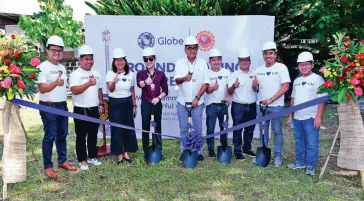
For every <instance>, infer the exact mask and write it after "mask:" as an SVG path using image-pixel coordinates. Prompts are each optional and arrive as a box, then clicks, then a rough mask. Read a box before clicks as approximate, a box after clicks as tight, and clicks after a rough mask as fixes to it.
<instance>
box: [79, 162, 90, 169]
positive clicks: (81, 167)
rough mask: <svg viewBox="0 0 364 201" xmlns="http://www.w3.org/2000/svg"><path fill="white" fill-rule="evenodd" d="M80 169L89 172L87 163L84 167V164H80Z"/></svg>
mask: <svg viewBox="0 0 364 201" xmlns="http://www.w3.org/2000/svg"><path fill="white" fill-rule="evenodd" d="M80 169H81V170H88V165H87V163H86V165H82V163H80Z"/></svg>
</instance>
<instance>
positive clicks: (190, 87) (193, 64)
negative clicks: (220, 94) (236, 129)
mask: <svg viewBox="0 0 364 201" xmlns="http://www.w3.org/2000/svg"><path fill="white" fill-rule="evenodd" d="M184 43H185V53H186V56H187V57H185V58H182V59H180V60H178V61H177V62H176V67H175V71H174V73H175V74H174V79H175V81H176V83H177V84H178V85H179V90H178V97H177V113H178V119H179V127H180V132H181V138H182V139H185V138H186V136H187V134H188V128H189V123H188V111H187V110H186V108H185V104H186V102H192V108H193V109H192V114H191V115H192V126H193V128H192V129H193V130H194V132H195V133H196V134H197V135H198V136H202V112H203V108H204V99H203V98H202V95H203V94H204V93H205V91H206V89H207V88H208V86H209V84H208V83H209V82H210V80H209V79H206V73H207V70H208V67H207V63H206V61H204V60H202V59H200V58H198V57H197V52H198V42H197V39H196V37H195V36H188V37H187V38H186V39H185V41H184ZM184 148H185V147H184V144H183V140H181V153H182V152H183V150H184ZM198 160H199V161H202V160H204V157H203V155H202V147H201V150H200V151H198Z"/></svg>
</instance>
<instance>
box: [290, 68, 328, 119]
mask: <svg viewBox="0 0 364 201" xmlns="http://www.w3.org/2000/svg"><path fill="white" fill-rule="evenodd" d="M324 82H325V81H324V79H323V78H322V77H321V76H319V75H317V74H315V73H312V74H311V75H309V76H307V77H299V78H297V79H296V80H295V81H294V82H293V90H292V98H294V105H298V104H301V103H304V102H307V101H310V100H313V99H316V98H319V97H323V96H325V95H327V94H319V93H317V89H318V88H319V87H320V86H321V85H323V84H324ZM317 110H318V105H314V106H311V107H308V108H305V109H302V110H298V111H296V112H295V113H294V118H295V119H297V120H306V119H309V118H315V117H316V114H317Z"/></svg>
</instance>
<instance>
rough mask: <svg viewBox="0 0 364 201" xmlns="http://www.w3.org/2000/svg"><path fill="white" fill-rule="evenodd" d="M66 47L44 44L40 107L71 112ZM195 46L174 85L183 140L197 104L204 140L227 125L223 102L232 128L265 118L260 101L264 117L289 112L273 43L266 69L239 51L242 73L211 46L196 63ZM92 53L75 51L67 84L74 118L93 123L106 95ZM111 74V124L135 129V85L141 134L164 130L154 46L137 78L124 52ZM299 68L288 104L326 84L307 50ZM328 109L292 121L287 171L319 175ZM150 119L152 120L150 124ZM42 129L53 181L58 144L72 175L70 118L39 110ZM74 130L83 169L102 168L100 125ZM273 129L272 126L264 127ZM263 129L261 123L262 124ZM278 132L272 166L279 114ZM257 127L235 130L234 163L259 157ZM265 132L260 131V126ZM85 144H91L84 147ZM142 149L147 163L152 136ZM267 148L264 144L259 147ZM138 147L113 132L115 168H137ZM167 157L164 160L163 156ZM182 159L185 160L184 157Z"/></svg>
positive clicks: (126, 134)
mask: <svg viewBox="0 0 364 201" xmlns="http://www.w3.org/2000/svg"><path fill="white" fill-rule="evenodd" d="M63 49H64V43H63V40H62V38H60V37H58V36H52V37H50V38H49V39H48V41H47V53H48V54H47V55H48V56H47V60H46V61H45V62H43V63H42V64H41V65H40V66H39V67H38V68H39V69H40V70H41V72H40V73H39V76H38V84H39V92H40V94H39V100H40V104H42V105H46V106H49V107H54V108H57V109H61V110H65V111H68V108H67V103H66V100H67V92H66V85H65V80H66V79H67V77H66V69H65V67H64V66H63V65H61V64H60V61H61V59H62V58H63ZM198 49H199V46H198V41H197V39H196V37H194V36H188V37H187V38H186V39H185V40H184V51H185V53H186V57H184V58H182V59H180V60H178V61H177V62H176V64H175V72H174V79H175V81H176V83H177V85H178V86H177V87H176V90H178V97H177V113H178V119H179V127H180V137H181V138H185V137H186V136H187V135H188V130H189V128H190V126H191V125H190V123H189V122H188V111H187V110H186V108H185V104H186V103H187V102H190V103H192V108H193V109H192V110H191V115H192V129H193V130H194V132H195V133H196V134H197V135H199V136H202V123H203V122H202V114H203V109H204V108H206V127H207V132H206V135H209V134H212V133H214V130H215V125H216V120H217V119H218V120H219V127H220V129H221V130H222V129H223V123H224V121H226V120H228V118H229V115H228V109H227V107H226V103H228V104H231V105H232V107H231V118H232V120H233V125H234V126H236V125H239V124H242V123H244V122H247V121H250V120H253V119H256V118H257V116H258V118H259V117H260V116H262V114H261V112H260V110H259V107H257V103H260V104H263V105H266V106H268V109H267V111H266V114H270V113H276V112H279V111H281V110H282V109H283V108H284V94H285V93H286V92H287V91H288V89H289V83H290V82H291V80H290V76H289V72H288V69H287V67H286V66H285V65H284V64H282V63H278V62H276V57H277V46H276V44H275V43H274V42H266V43H264V45H263V48H262V54H263V58H264V61H265V64H264V65H262V66H259V67H257V68H256V69H255V70H253V69H251V65H250V64H251V55H250V51H249V49H247V48H242V49H241V50H240V52H239V53H238V55H237V59H238V64H239V69H237V70H236V71H234V72H233V73H230V71H228V70H226V69H224V68H221V63H222V59H223V55H222V53H221V51H220V50H218V49H216V48H215V49H212V50H210V52H209V61H208V62H206V61H205V60H203V59H201V58H199V57H198V56H197V53H198ZM93 55H94V51H93V50H92V48H91V47H89V46H87V45H83V46H81V47H80V48H79V49H78V57H79V62H80V68H78V69H76V70H74V71H73V72H72V73H71V75H70V79H69V87H70V89H71V92H72V102H73V105H74V111H73V112H74V113H77V114H81V115H85V116H88V117H92V118H99V117H100V115H101V114H102V113H104V112H105V111H104V105H103V91H102V85H103V83H100V73H99V72H97V71H96V70H94V69H93V68H92V67H93V65H94V59H93ZM112 57H113V61H112V66H111V70H110V71H108V72H107V75H106V85H107V89H108V100H109V103H108V104H109V105H108V106H109V107H108V115H109V119H110V121H111V122H114V123H118V124H122V125H125V126H129V127H135V125H134V118H135V116H136V114H137V111H138V106H137V104H136V98H135V89H134V86H135V84H136V85H137V87H139V88H141V91H142V93H141V100H142V101H141V105H140V108H141V110H140V111H141V116H142V129H143V130H144V131H147V130H149V129H150V122H151V120H153V121H154V122H155V125H156V130H155V132H157V133H162V124H161V118H162V103H161V101H162V100H163V98H164V97H166V96H167V95H168V84H167V78H166V75H165V74H164V72H162V71H158V70H157V69H156V67H155V64H156V59H157V57H156V53H155V51H154V49H153V48H150V47H146V48H145V49H144V50H143V53H142V57H143V60H144V63H145V66H146V69H145V70H143V71H140V72H138V73H137V74H136V75H134V73H133V72H131V71H130V70H129V66H128V62H127V59H126V54H125V52H124V50H123V49H121V48H116V49H114V50H113V52H112ZM297 62H298V68H299V71H300V73H301V76H300V77H299V78H297V79H296V80H295V81H294V84H293V91H292V99H291V106H294V105H297V104H301V103H303V102H306V101H309V100H312V99H315V98H317V97H318V96H321V94H318V93H317V89H318V87H319V86H320V85H322V84H323V83H324V81H323V79H322V77H321V76H319V75H317V74H315V73H313V72H312V68H313V62H314V59H313V56H312V54H311V53H309V52H302V53H301V54H300V55H299V56H298V60H297ZM323 110H324V104H323V103H322V104H320V105H318V106H317V105H316V106H312V107H309V108H305V109H303V110H299V111H297V112H295V113H294V115H293V114H290V115H289V117H288V123H289V124H290V125H294V138H295V141H296V160H295V162H294V163H292V164H288V165H287V167H288V168H290V169H300V168H306V174H308V175H314V174H315V167H316V162H317V160H318V147H319V128H320V125H321V116H322V113H323ZM151 114H153V115H154V119H151ZM40 115H41V118H42V121H43V125H44V133H45V134H44V138H43V142H42V152H43V162H44V169H45V173H46V174H47V175H48V177H50V178H56V177H57V173H56V172H55V171H54V169H53V163H52V147H53V143H54V141H55V142H56V143H55V144H56V147H57V154H58V166H59V167H60V168H64V169H66V170H69V171H74V170H77V167H75V166H73V165H72V164H70V163H69V162H68V160H67V143H66V136H67V133H68V118H67V117H63V116H59V115H57V114H51V113H47V112H42V111H41V112H40ZM74 123H75V133H76V153H77V159H78V161H79V166H80V169H81V170H87V169H88V164H93V165H96V166H99V165H102V163H101V162H100V161H98V160H97V149H96V144H97V133H98V127H99V125H98V124H96V123H92V122H87V121H83V120H77V119H75V120H74ZM267 123H268V124H269V122H267ZM259 126H261V125H259ZM271 126H272V131H273V134H274V166H275V167H280V166H281V165H282V151H283V132H282V117H279V118H275V119H272V120H271ZM254 129H255V125H252V126H249V127H246V128H244V133H243V135H242V130H243V129H239V130H235V131H234V132H233V146H234V155H235V158H236V159H237V160H245V156H250V157H255V153H254V152H253V150H252V139H253V133H254ZM260 130H261V129H260ZM152 138H153V140H154V142H155V144H156V145H160V146H161V147H162V139H161V137H160V136H159V135H155V134H153V135H152ZM226 138H227V136H226V134H223V135H221V137H220V143H221V144H222V145H226ZM264 138H265V139H264V143H265V144H266V145H267V146H268V142H269V135H264ZM86 141H87V144H86ZM180 143H181V144H180V149H181V150H180V151H181V153H182V152H183V150H185V149H186V145H185V144H184V140H181V141H180ZM206 143H207V147H208V156H209V157H212V158H213V157H216V154H215V139H214V138H208V139H207V140H206ZM142 146H143V151H144V160H146V161H147V160H148V157H147V148H148V146H149V133H148V132H143V133H142ZM260 146H262V144H261V145H260ZM137 150H138V143H137V138H136V134H135V131H134V130H129V129H123V128H117V127H112V128H111V153H112V154H113V155H116V156H117V160H116V163H117V164H121V163H123V162H124V161H126V162H129V163H132V162H133V160H134V159H133V158H132V157H131V156H130V155H129V153H133V152H136V151H137ZM162 160H164V156H163V155H162ZM181 160H182V157H181ZM198 160H199V161H202V160H204V156H203V151H202V148H201V149H200V150H199V151H198Z"/></svg>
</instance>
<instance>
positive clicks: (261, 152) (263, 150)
mask: <svg viewBox="0 0 364 201" xmlns="http://www.w3.org/2000/svg"><path fill="white" fill-rule="evenodd" d="M259 109H260V112H261V113H262V115H263V116H265V112H266V111H267V109H268V105H266V106H265V107H264V106H263V105H262V102H259ZM261 129H262V136H261V139H260V141H261V142H262V144H263V147H258V148H257V155H256V157H255V160H256V163H257V165H258V166H260V167H267V166H268V164H269V161H270V156H271V149H269V148H268V147H266V146H265V143H264V135H268V124H267V123H266V122H265V121H263V122H262V128H261Z"/></svg>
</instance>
